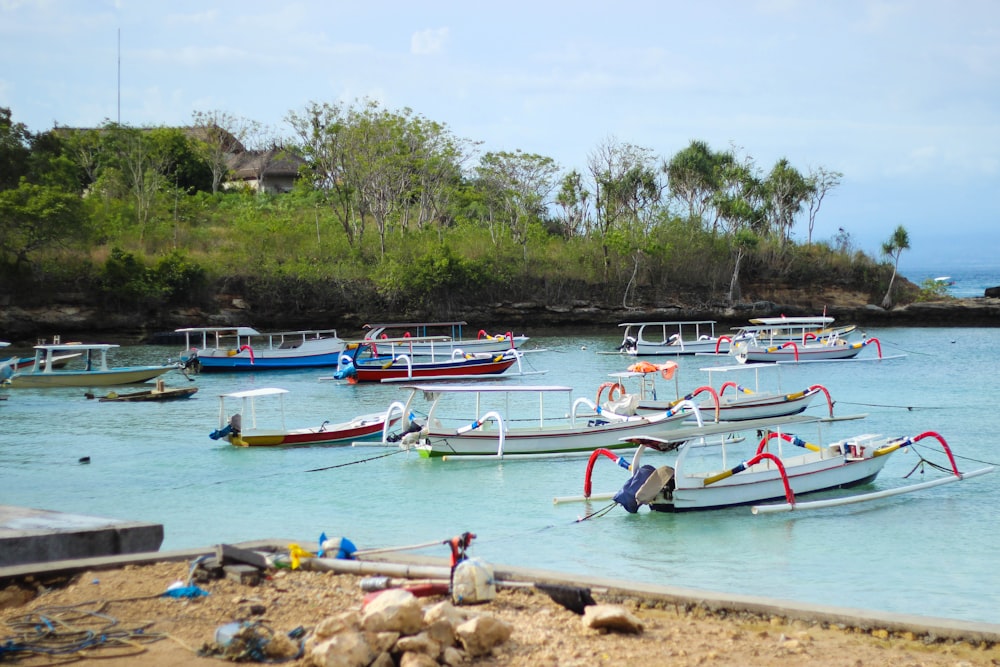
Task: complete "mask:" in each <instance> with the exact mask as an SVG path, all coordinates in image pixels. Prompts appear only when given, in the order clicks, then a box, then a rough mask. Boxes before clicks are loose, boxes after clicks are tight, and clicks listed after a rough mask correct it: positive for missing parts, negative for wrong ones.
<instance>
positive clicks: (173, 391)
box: [98, 387, 198, 403]
mask: <svg viewBox="0 0 1000 667" xmlns="http://www.w3.org/2000/svg"><path fill="white" fill-rule="evenodd" d="M196 393H198V387H171V388H165V389H150V390H149V391H138V392H134V393H130V394H115V393H110V394H108V395H107V396H102V397H101V398H100V399H98V400H99V402H101V403H109V402H110V403H142V402H147V401H176V400H178V399H181V398H190V397H191V396H193V395H194V394H196Z"/></svg>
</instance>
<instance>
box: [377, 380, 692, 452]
mask: <svg viewBox="0 0 1000 667" xmlns="http://www.w3.org/2000/svg"><path fill="white" fill-rule="evenodd" d="M406 388H407V389H409V390H410V395H409V398H408V399H407V400H406V402H405V403H400V402H395V403H393V404H392V405H390V406H389V409H388V414H390V415H394V414H397V413H398V414H400V415H402V417H403V421H402V424H401V428H402V431H403V433H405V434H406V435H404V436H403V438H402V440H401V441H400V446H402V447H407V448H415V449H416V450H417V451H418V452H419V454H420V456H422V457H427V458H448V459H472V458H477V457H478V458H492V459H506V458H539V457H546V456H568V455H586V454H589V453H590V452H591V451H592V450H593V448H594V447H598V446H599V447H608V448H611V449H634V448H635V445H632V444H630V443H626V442H624V441H623V440H622V439H623V438H625V437H626V436H628V435H637V434H640V433H655V432H662V431H664V430H669V429H672V428H679V427H680V426H681V425H682V424H683V423H684V420H685V419H687V418H688V417H690V416H691V414H692V413H694V414H695V415H696V416H697V417H698V419H700V415H699V414H698V410H697V407H696V406H695V405H694V404H693V403H691V402H690V401H686V402H684V403H682V404H680V405H678V406H676V407H675V408H674V409H673V410H664V411H663V412H661V413H659V414H653V415H644V416H640V415H625V414H619V413H615V412H610V411H608V410H605V409H603V408H602V407H601V406H598V405H596V404H594V403H593V402H592V401H591V400H590V399H588V398H582V397H581V398H577V399H575V400H574V399H573V396H572V392H573V388H572V387H565V386H554V385H482V384H469V385H462V384H441V385H434V384H415V385H408V386H407V387H406ZM418 397H424V398H427V399H428V400H430V402H431V405H430V408H429V409H428V410H427V413H426V414H427V417H426V421H425V423H424V424H420V423H419V422H416V421H415V420H414V418H413V417H412V415H413V414H415V410H416V408H415V403H416V399H417V398H418ZM533 399H534V401H533ZM533 402H534V405H532V403H533ZM470 403H471V405H470ZM699 423H700V422H699Z"/></svg>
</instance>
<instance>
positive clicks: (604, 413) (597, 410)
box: [569, 396, 628, 427]
mask: <svg viewBox="0 0 1000 667" xmlns="http://www.w3.org/2000/svg"><path fill="white" fill-rule="evenodd" d="M581 405H585V406H587V407H588V408H590V409H591V410H593V411H594V414H596V415H597V416H599V417H605V418H607V419H609V420H610V421H627V420H628V416H627V415H620V414H618V413H617V412H611V411H610V410H605V409H604V408H602V407H601V406H600V405H597V404H596V403H594V402H593V401H592V400H590V399H589V398H587V397H586V396H581V397H580V398H578V399H576V400H575V401H573V409H572V411H571V412H570V420H569V423H570V426H571V427H575V426H576V418H577V417H578V416H579V415H578V414H577V409H578V408H579V407H580V406H581ZM591 416H592V415H591Z"/></svg>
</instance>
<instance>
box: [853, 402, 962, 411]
mask: <svg viewBox="0 0 1000 667" xmlns="http://www.w3.org/2000/svg"><path fill="white" fill-rule="evenodd" d="M836 405H860V406H863V407H866V408H898V409H900V410H909V411H910V412H913V411H914V410H953V409H955V408H953V407H951V406H947V405H889V404H887V403H855V402H852V401H837V402H836Z"/></svg>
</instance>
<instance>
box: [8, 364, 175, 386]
mask: <svg viewBox="0 0 1000 667" xmlns="http://www.w3.org/2000/svg"><path fill="white" fill-rule="evenodd" d="M175 368H176V366H166V367H164V366H141V367H134V368H124V369H119V368H112V369H109V370H106V371H59V370H54V371H50V372H46V371H42V372H39V373H15V374H14V375H13V376H12V377H11V378H10V380H9V382H10V386H12V387H27V388H42V387H110V386H114V385H120V384H138V383H140V382H148V381H149V380H152V379H153V378H157V377H159V376H161V375H163V374H164V373H167V372H169V371H172V370H174V369H175Z"/></svg>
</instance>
